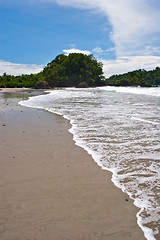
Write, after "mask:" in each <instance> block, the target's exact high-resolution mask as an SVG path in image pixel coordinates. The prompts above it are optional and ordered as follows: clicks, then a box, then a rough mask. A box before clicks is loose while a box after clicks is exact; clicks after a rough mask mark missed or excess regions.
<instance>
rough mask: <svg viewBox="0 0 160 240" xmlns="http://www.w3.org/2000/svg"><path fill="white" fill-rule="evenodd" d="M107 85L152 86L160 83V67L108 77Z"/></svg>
mask: <svg viewBox="0 0 160 240" xmlns="http://www.w3.org/2000/svg"><path fill="white" fill-rule="evenodd" d="M106 85H112V86H141V87H152V86H158V85H160V68H159V67H157V68H156V69H155V70H151V71H146V70H141V69H140V70H136V71H133V72H128V73H125V74H120V75H113V76H111V77H110V78H108V79H106Z"/></svg>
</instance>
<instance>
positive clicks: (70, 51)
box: [63, 48, 91, 55]
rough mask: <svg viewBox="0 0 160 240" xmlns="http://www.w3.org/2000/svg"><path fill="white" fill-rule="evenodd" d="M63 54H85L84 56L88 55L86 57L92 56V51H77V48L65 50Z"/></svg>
mask: <svg viewBox="0 0 160 240" xmlns="http://www.w3.org/2000/svg"><path fill="white" fill-rule="evenodd" d="M63 52H64V53H65V54H70V53H83V54H86V55H89V54H91V52H90V51H86V50H79V49H76V48H71V49H64V50H63Z"/></svg>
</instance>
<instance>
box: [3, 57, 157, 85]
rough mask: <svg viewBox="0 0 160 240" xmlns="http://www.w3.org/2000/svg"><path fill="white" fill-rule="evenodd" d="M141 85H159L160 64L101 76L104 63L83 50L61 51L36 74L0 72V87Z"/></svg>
mask: <svg viewBox="0 0 160 240" xmlns="http://www.w3.org/2000/svg"><path fill="white" fill-rule="evenodd" d="M106 85H109V86H142V87H151V86H159V85H160V68H159V67H157V68H156V69H154V70H150V71H146V70H141V69H139V70H136V71H132V72H128V73H125V74H119V75H113V76H111V77H109V78H105V77H104V76H103V64H102V63H101V62H97V60H96V59H95V57H94V56H93V55H84V54H82V53H71V54H69V55H64V54H60V55H58V56H57V57H56V58H55V59H54V60H53V61H52V62H50V63H48V64H47V66H46V67H45V68H44V69H43V71H41V72H40V73H37V74H29V75H21V76H13V75H8V74H6V73H4V74H3V76H0V87H1V88H3V87H9V88H12V87H31V88H55V87H96V86H106Z"/></svg>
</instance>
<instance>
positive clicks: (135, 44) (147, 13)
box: [43, 0, 160, 57]
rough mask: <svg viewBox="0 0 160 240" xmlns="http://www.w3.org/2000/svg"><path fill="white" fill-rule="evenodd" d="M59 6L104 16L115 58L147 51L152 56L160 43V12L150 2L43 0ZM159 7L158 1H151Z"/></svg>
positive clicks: (133, 0) (147, 0) (124, 0)
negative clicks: (148, 50) (110, 28)
mask: <svg viewBox="0 0 160 240" xmlns="http://www.w3.org/2000/svg"><path fill="white" fill-rule="evenodd" d="M43 2H54V3H57V4H59V5H65V6H71V7H75V8H81V9H92V10H94V11H96V12H98V13H101V14H103V15H106V17H107V18H108V20H109V22H110V24H111V26H112V32H111V33H110V38H111V39H112V41H113V43H114V44H115V50H116V55H117V57H119V56H124V55H125V56H131V55H145V54H146V52H145V50H146V48H147V47H148V48H150V52H151V53H152V54H154V48H155V44H156V43H157V42H158V41H159V40H160V39H159V38H160V37H159V33H160V25H159V20H160V17H159V16H160V9H158V8H157V7H156V5H154V6H153V1H151V0H141V1H139V0H128V1H126V0H114V1H113V0H43ZM154 4H157V5H158V0H154Z"/></svg>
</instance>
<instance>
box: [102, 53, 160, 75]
mask: <svg viewBox="0 0 160 240" xmlns="http://www.w3.org/2000/svg"><path fill="white" fill-rule="evenodd" d="M100 61H101V62H103V70H104V74H105V76H106V77H110V76H112V75H115V74H123V73H126V72H129V71H133V70H137V69H145V70H152V69H155V68H156V67H157V66H160V57H159V56H128V57H119V58H117V59H116V60H105V59H100Z"/></svg>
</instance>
